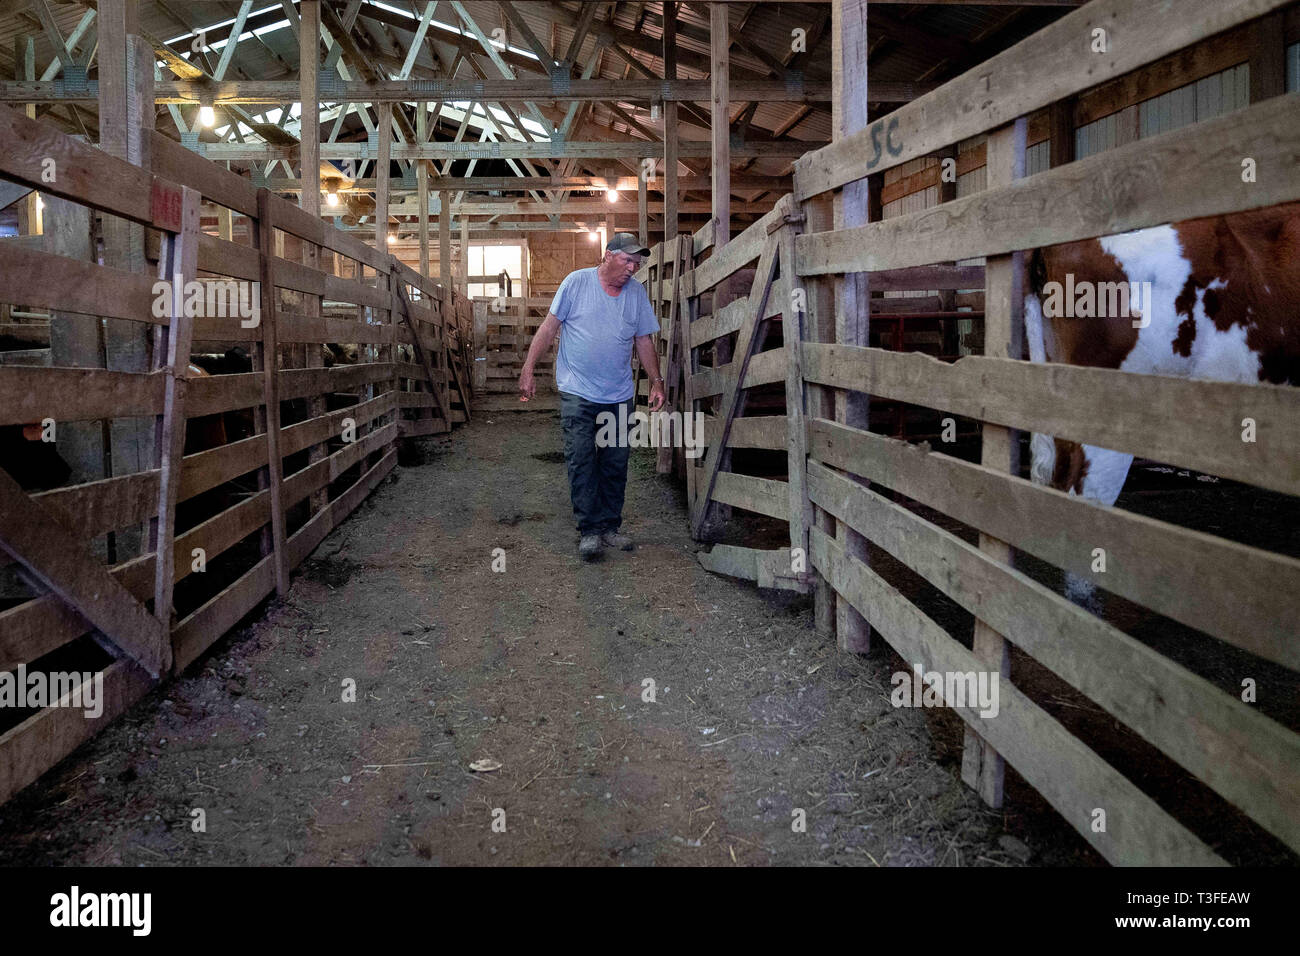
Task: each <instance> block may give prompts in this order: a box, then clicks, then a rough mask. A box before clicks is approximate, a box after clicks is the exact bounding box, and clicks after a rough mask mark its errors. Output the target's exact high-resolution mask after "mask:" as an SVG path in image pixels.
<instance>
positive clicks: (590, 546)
mask: <svg viewBox="0 0 1300 956" xmlns="http://www.w3.org/2000/svg"><path fill="white" fill-rule="evenodd" d="M599 553H600V535H598V534H584V535H583V536H582V540H580V541H579V542H578V554H579V556H581V557H582V558H583V559H584V560H590V559H592V558H594V557H595V556H596V555H597V554H599Z"/></svg>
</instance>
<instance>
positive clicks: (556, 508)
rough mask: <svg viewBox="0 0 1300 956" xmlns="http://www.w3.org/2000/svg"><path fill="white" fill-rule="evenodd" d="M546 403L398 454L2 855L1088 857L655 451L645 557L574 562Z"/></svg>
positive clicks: (632, 506)
mask: <svg viewBox="0 0 1300 956" xmlns="http://www.w3.org/2000/svg"><path fill="white" fill-rule="evenodd" d="M557 417H558V416H557V415H556V414H555V413H552V412H526V413H508V412H492V413H487V414H482V415H478V416H476V417H475V420H474V422H473V424H472V425H470V426H469V427H466V428H464V429H463V430H459V431H457V433H456V434H455V436H454V439H453V440H452V441H450V442H448V443H445V444H442V445H440V446H437V447H435V448H433V449H432V450H431V451H430V453H429V454H427V455H426V456H425V457H424V460H423V461H422V462H421V463H419V464H416V465H413V466H407V467H403V468H401V469H399V471H398V472H397V477H396V479H395V480H390V481H389V482H387V483H385V484H384V485H383V486H382V487H381V488H380V490H379V491H378V492H377V493H376V494H374V495H373V496H372V497H371V498H370V499H369V500H368V501H367V502H366V503H365V504H363V505H362V506H361V508H360V509H359V510H358V511H357V512H356V514H354V515H353V516H352V518H351V519H350V520H348V521H347V522H345V523H344V525H343V526H342V527H340V528H339V529H337V530H336V531H335V532H334V533H333V534H332V535H331V536H330V537H329V538H328V539H327V540H326V541H325V542H324V543H323V544H322V545H321V547H320V548H319V549H318V551H317V552H316V554H315V555H314V556H313V557H312V558H311V559H310V560H309V561H308V562H306V563H305V564H304V565H303V567H302V568H301V569H300V570H299V573H298V574H296V575H295V578H294V582H293V589H292V591H291V593H290V594H289V596H288V598H287V600H284V601H275V602H272V603H270V604H269V605H267V606H266V607H265V608H264V609H262V610H261V611H260V612H259V613H257V614H255V615H253V616H252V617H251V618H250V619H249V620H248V621H246V622H244V626H242V627H240V628H237V629H236V630H235V631H234V632H232V634H231V635H229V636H228V637H227V638H225V639H224V640H223V641H221V642H218V644H217V645H216V646H215V647H214V649H213V650H212V651H211V652H210V653H209V654H208V655H207V656H206V657H204V658H203V659H201V660H200V661H198V662H197V663H196V664H195V665H193V666H192V667H191V669H190V671H189V672H187V674H186V675H185V676H184V677H182V678H181V679H179V680H177V681H174V682H172V683H170V684H168V685H166V686H165V687H163V688H161V689H160V690H158V691H156V692H155V693H154V694H152V695H151V696H149V697H148V698H146V699H145V700H144V701H143V702H142V703H141V704H139V705H138V706H137V707H135V708H134V709H133V710H131V711H130V712H129V713H128V714H127V715H126V716H125V717H124V718H123V719H121V720H120V721H118V722H117V723H116V724H115V725H114V726H112V727H111V728H110V729H109V730H107V731H106V732H105V733H103V734H102V735H100V736H99V737H97V738H96V739H94V740H92V741H90V742H89V743H87V744H86V745H85V746H83V747H82V748H81V749H80V750H78V751H77V752H76V753H75V754H73V755H72V756H71V757H70V758H69V759H68V760H66V761H64V762H63V763H62V764H60V765H59V766H58V767H57V768H55V769H54V770H53V771H51V772H50V773H48V774H47V775H46V776H45V777H44V778H43V779H42V780H40V781H38V782H37V783H36V784H34V785H33V786H31V787H29V788H28V789H27V790H26V791H24V792H23V793H21V794H19V795H18V796H17V797H15V798H14V799H13V800H11V801H10V802H9V803H8V804H6V805H4V806H2V807H0V864H7V865H13V864H126V865H137V864H138V865H158V864H166V863H179V864H255V865H265V864H270V865H281V864H309V865H355V864H372V865H375V864H378V865H382V864H418V863H424V862H431V863H444V864H612V863H627V864H639V865H647V864H661V865H662V864H686V865H692V864H696V865H699V864H710V865H728V866H729V865H765V864H781V865H800V864H859V865H868V866H870V865H879V866H889V865H978V864H984V865H998V866H1006V865H1018V864H1021V863H1024V862H1032V863H1043V862H1049V863H1050V862H1059V861H1069V862H1096V858H1095V856H1094V855H1091V851H1090V850H1088V849H1087V848H1086V845H1085V844H1084V843H1083V841H1082V839H1081V838H1079V837H1078V836H1077V835H1076V834H1074V833H1073V832H1072V831H1070V830H1069V829H1068V828H1067V827H1065V825H1064V824H1063V823H1061V822H1060V820H1059V817H1054V816H1053V815H1051V814H1050V813H1048V814H1043V813H1036V814H1035V813H1028V812H1026V807H1029V808H1031V809H1032V807H1033V806H1034V804H1033V795H1032V794H1028V793H1025V792H1023V791H1018V790H1016V789H1015V788H1014V783H1013V782H1012V781H1009V784H1008V786H1009V796H1008V807H1009V808H1010V809H1009V810H1008V811H1007V812H1006V813H1002V812H993V811H989V810H988V809H986V808H984V807H983V806H982V805H981V804H980V803H979V801H978V799H977V798H976V797H975V795H974V794H973V792H971V791H970V790H969V789H967V788H965V787H964V786H962V784H961V783H960V780H959V763H960V753H961V733H960V723H959V722H958V721H957V718H956V717H954V716H953V715H952V714H951V713H949V712H945V711H934V710H929V711H922V710H910V709H896V708H894V707H892V706H890V703H889V692H890V689H891V687H890V683H889V680H890V675H891V674H892V673H893V672H894V671H895V670H898V669H902V668H903V665H902V662H901V661H900V660H899V659H898V658H897V657H895V656H894V655H893V654H892V652H891V651H889V650H888V648H887V647H886V646H885V645H884V643H883V641H881V642H878V647H877V648H876V649H874V650H873V652H872V654H871V655H869V656H866V657H856V656H853V655H847V654H840V653H837V652H836V651H835V649H834V647H833V645H829V644H828V643H827V642H826V641H825V640H823V639H821V638H819V637H818V635H817V634H816V632H815V631H814V629H813V626H812V613H811V608H810V605H809V602H808V601H807V599H804V598H801V597H799V596H797V595H789V594H785V593H779V592H766V591H764V592H760V591H758V590H757V589H755V588H754V587H753V586H752V585H747V584H743V583H740V582H736V581H734V580H732V579H728V578H722V577H717V576H714V575H712V574H710V573H708V572H706V571H704V570H703V569H702V568H701V567H700V566H699V565H698V564H697V562H696V561H695V557H694V552H695V551H696V550H697V549H698V547H699V545H696V544H695V543H694V542H692V541H691V539H690V537H689V534H688V532H687V522H686V514H685V510H684V507H683V499H682V495H681V492H680V491H679V490H678V489H677V487H676V486H675V485H674V484H673V483H672V481H671V480H670V479H668V478H667V477H664V476H659V475H656V474H655V473H654V468H653V457H652V456H653V452H649V451H639V452H637V453H635V454H634V457H633V463H632V475H631V479H630V482H629V489H628V504H627V508H626V512H625V514H626V522H625V530H627V531H629V532H630V533H631V534H632V535H633V536H634V537H635V538H636V539H637V541H638V543H639V548H638V550H637V551H636V552H633V553H623V552H606V554H605V556H604V557H603V559H602V560H600V561H598V562H593V563H591V564H582V563H580V562H579V561H578V560H577V557H576V553H575V545H576V533H575V531H574V529H573V524H572V519H571V512H570V508H569V503H568V497H567V488H566V483H565V475H564V466H563V462H562V458H561V455H560V448H561V444H560V434H559V423H558V421H557ZM498 548H499V549H503V550H504V555H505V570H504V571H503V572H497V571H494V570H493V561H494V549H498ZM500 553H501V552H496V555H495V556H498V557H499V555H500ZM499 566H500V565H499V564H498V567H499ZM350 681H355V686H356V692H355V702H346V701H345V700H344V699H343V698H344V696H345V691H346V686H347V683H348V682H350ZM650 681H653V687H654V691H655V693H654V697H655V699H654V701H653V702H649V701H648V700H647V699H646V697H647V696H649V695H648V693H647V688H648V686H649V685H648V683H647V682H650ZM483 760H490V761H493V762H497V763H499V764H500V767H499V769H495V770H488V771H475V770H472V769H471V765H472V764H474V763H475V762H477V761H483ZM196 810H202V811H203V812H204V813H203V815H204V817H205V820H206V832H194V831H195V826H194V820H195V819H196V814H195V811H196ZM798 810H802V811H804V814H798V813H796V811H798ZM800 817H806V827H805V828H803V829H802V832H800V830H799V828H798V826H797V824H798V822H799V818H800ZM494 827H495V828H494Z"/></svg>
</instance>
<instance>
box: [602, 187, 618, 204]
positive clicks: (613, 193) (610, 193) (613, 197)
mask: <svg viewBox="0 0 1300 956" xmlns="http://www.w3.org/2000/svg"><path fill="white" fill-rule="evenodd" d="M605 198H606V199H608V200H609V201H610V202H618V190H617V189H614V188H613V187H610V188H609V189H606V190H605Z"/></svg>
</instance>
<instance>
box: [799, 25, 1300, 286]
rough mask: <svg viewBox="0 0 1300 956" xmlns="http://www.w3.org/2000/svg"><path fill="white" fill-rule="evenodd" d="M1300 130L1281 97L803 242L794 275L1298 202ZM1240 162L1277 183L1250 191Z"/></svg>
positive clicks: (1294, 106) (1293, 106) (1296, 113)
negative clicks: (1247, 160)
mask: <svg viewBox="0 0 1300 956" xmlns="http://www.w3.org/2000/svg"><path fill="white" fill-rule="evenodd" d="M1109 2H1117V0H1109ZM1298 127H1300V93H1291V94H1288V95H1286V96H1278V97H1274V98H1273V99H1269V100H1265V101H1264V102H1262V103H1259V104H1256V105H1254V106H1250V107H1247V108H1246V109H1243V110H1237V111H1235V112H1232V113H1228V114H1226V115H1224V116H1220V117H1217V118H1215V119H1210V120H1206V121H1204V122H1201V123H1196V124H1194V125H1192V126H1187V127H1184V128H1182V129H1177V130H1172V131H1171V132H1168V133H1162V134H1160V135H1159V136H1152V137H1149V138H1147V139H1142V140H1140V141H1137V142H1133V143H1129V144H1128V145H1126V146H1120V147H1117V148H1115V149H1110V150H1106V151H1104V152H1101V153H1097V154H1095V155H1093V156H1088V157H1085V158H1084V159H1080V160H1076V161H1075V162H1073V163H1069V164H1067V165H1065V166H1062V167H1060V168H1058V169H1052V170H1048V171H1047V172H1043V173H1039V174H1038V175H1036V176H1031V177H1029V178H1028V179H1025V180H1023V181H1021V182H1017V183H1012V184H1009V185H1006V186H1002V187H1001V188H990V189H986V190H983V191H982V192H978V193H975V194H972V195H970V196H967V197H965V198H963V199H957V200H953V201H952V202H948V203H944V204H943V205H941V206H937V207H934V208H932V209H926V210H922V211H921V212H916V213H911V214H909V215H905V216H897V217H895V218H892V219H886V220H884V221H882V222H878V223H869V224H868V225H865V226H858V227H857V228H852V229H839V230H834V231H831V232H828V233H819V234H816V235H804V236H800V237H799V239H798V240H797V241H796V244H795V248H796V253H797V256H798V263H797V271H798V273H799V274H800V275H801V276H809V275H825V274H830V273H840V272H850V271H863V270H869V271H876V270H880V269H895V268H903V267H908V266H918V265H924V264H927V263H932V262H937V261H941V260H947V259H965V258H970V257H974V256H982V255H989V256H991V255H1003V254H1006V253H1010V252H1014V251H1016V250H1022V249H1033V248H1037V247H1041V246H1048V245H1053V244H1055V243H1061V242H1070V241H1073V240H1076V239H1089V238H1094V237H1097V236H1109V235H1115V234H1117V233H1122V232H1127V231H1129V230H1132V229H1140V228H1144V227H1147V226H1152V225H1158V224H1160V223H1166V222H1178V221H1182V220H1187V219H1196V218H1200V217H1204V216H1214V215H1220V214H1224V213H1231V212H1238V211H1241V210H1246V209H1256V208H1259V207H1261V206H1271V205H1275V204H1278V203H1284V202H1290V201H1292V200H1295V199H1297V198H1300V173H1297V171H1296V170H1297V164H1296V162H1295V130H1296V129H1297V128H1298ZM1243 156H1249V157H1251V158H1253V159H1254V160H1255V161H1256V163H1257V165H1258V168H1260V169H1265V168H1267V169H1273V170H1277V171H1278V175H1275V176H1270V177H1260V179H1259V181H1258V182H1252V183H1245V182H1242V178H1241V158H1242V157H1243ZM1207 170H1213V171H1214V172H1213V174H1207V172H1206V171H1207ZM1043 210H1051V214H1050V215H1045V214H1043V212H1042V211H1043Z"/></svg>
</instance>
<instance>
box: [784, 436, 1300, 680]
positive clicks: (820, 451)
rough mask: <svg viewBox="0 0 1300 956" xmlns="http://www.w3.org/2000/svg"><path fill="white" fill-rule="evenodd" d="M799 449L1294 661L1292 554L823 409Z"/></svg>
mask: <svg viewBox="0 0 1300 956" xmlns="http://www.w3.org/2000/svg"><path fill="white" fill-rule="evenodd" d="M808 450H809V454H810V455H811V456H812V457H813V458H814V459H817V460H820V461H823V462H825V463H826V464H828V465H832V466H834V467H836V468H842V469H845V470H847V471H851V472H853V473H854V474H859V475H862V476H863V477H865V478H869V479H870V480H871V481H873V482H876V483H878V484H881V485H885V486H886V487H889V488H892V489H894V490H895V491H898V492H900V493H901V494H904V495H906V496H907V497H909V498H912V499H913V500H915V501H917V502H919V503H921V504H923V505H925V506H926V507H929V508H934V509H936V510H938V511H942V512H943V513H944V514H947V515H949V516H951V517H952V518H955V519H956V520H958V521H961V522H963V523H964V524H967V525H970V526H972V527H974V528H977V529H979V530H981V531H984V532H987V533H988V534H990V535H992V536H993V537H996V538H999V539H1001V540H1003V541H1006V542H1007V543H1009V544H1011V545H1012V546H1014V547H1016V548H1019V549H1020V550H1022V551H1025V552H1028V553H1029V554H1032V555H1034V556H1035V557H1037V558H1040V559H1041V560H1043V561H1047V562H1048V563H1050V564H1054V565H1057V566H1059V567H1061V568H1064V569H1065V570H1066V571H1068V572H1070V573H1071V574H1076V575H1078V576H1080V577H1082V578H1085V579H1086V580H1090V581H1092V582H1094V583H1095V584H1097V585H1099V586H1102V587H1105V588H1106V589H1107V590H1109V591H1113V592H1114V593H1116V594H1118V595H1120V596H1121V597H1125V598H1127V599H1129V600H1130V601H1134V602H1136V603H1137V604H1140V605H1142V606H1144V607H1148V608H1150V609H1151V610H1153V611H1155V612H1157V613H1159V614H1163V615H1165V616H1167V617H1170V618H1173V619H1174V620H1176V621H1179V622H1181V623H1183V624H1186V625H1187V626H1188V627H1193V628H1196V629H1197V630H1200V631H1204V632H1206V633H1208V634H1213V635H1214V636H1216V637H1218V638H1219V639H1221V640H1224V641H1227V642H1228V643H1230V644H1232V645H1234V646H1236V647H1240V648H1242V649H1243V650H1246V651H1248V652H1249V653H1251V654H1256V655H1259V656H1260V657H1264V658H1266V659H1268V660H1271V661H1275V662H1277V663H1279V664H1281V665H1283V666H1284V667H1288V668H1290V669H1292V670H1300V645H1297V643H1296V641H1295V640H1294V633H1293V627H1292V623H1291V622H1294V621H1296V620H1300V561H1298V560H1296V559H1295V558H1290V557H1286V556H1284V555H1279V554H1271V553H1269V552H1267V551H1262V550H1260V549H1258V548H1251V547H1248V546H1246V545H1242V544H1237V543H1236V542H1232V541H1226V540H1224V539H1222V538H1216V537H1214V536H1213V535H1208V534H1202V533H1200V532H1196V531H1189V530H1187V529H1185V528H1179V527H1177V526H1176V525H1171V524H1166V523H1165V522H1162V521H1156V520H1153V519H1151V518H1145V517H1142V516H1140V515H1135V514H1131V513H1129V512H1126V511H1122V510H1120V509H1116V508H1103V507H1101V506H1100V505H1097V504H1094V503H1093V502H1090V501H1087V500H1085V499H1083V498H1079V497H1076V496H1073V495H1067V494H1065V493H1064V492H1060V491H1057V490H1055V489H1054V488H1049V487H1047V486H1045V485H1038V484H1034V483H1033V482H1030V481H1027V480H1025V479H1022V478H1015V477H1012V476H1010V475H1006V474H1004V473H1001V472H999V471H996V470H994V469H992V468H986V467H984V466H983V465H977V464H974V463H972V462H966V461H961V460H960V459H957V458H951V457H949V456H947V455H942V454H939V453H938V452H931V451H928V450H927V448H926V447H924V446H918V445H909V444H908V443H907V442H904V441H899V440H897V439H892V438H886V437H885V436H883V435H872V434H868V433H867V432H861V431H857V430H856V429H851V428H846V427H844V426H842V425H836V424H835V423H833V422H828V421H825V420H820V419H818V420H813V421H810V422H809V425H808ZM1080 542H1085V543H1086V544H1085V545H1081V544H1080ZM1094 547H1104V548H1105V549H1106V558H1107V569H1108V570H1107V573H1106V574H1105V576H1104V577H1103V576H1101V575H1097V574H1094V573H1093V572H1092V570H1091V564H1092V549H1093V548H1094ZM1243 595H1246V596H1248V597H1245V598H1243Z"/></svg>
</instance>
